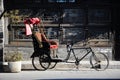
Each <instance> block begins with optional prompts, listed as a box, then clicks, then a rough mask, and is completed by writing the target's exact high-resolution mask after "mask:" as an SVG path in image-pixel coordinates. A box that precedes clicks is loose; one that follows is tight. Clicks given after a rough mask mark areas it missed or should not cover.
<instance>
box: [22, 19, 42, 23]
mask: <svg viewBox="0 0 120 80" xmlns="http://www.w3.org/2000/svg"><path fill="white" fill-rule="evenodd" d="M38 23H40V19H39V18H29V19H26V20H25V21H24V24H38Z"/></svg>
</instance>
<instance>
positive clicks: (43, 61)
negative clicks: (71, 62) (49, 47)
mask: <svg viewBox="0 0 120 80" xmlns="http://www.w3.org/2000/svg"><path fill="white" fill-rule="evenodd" d="M39 62H40V65H41V67H42V68H44V70H46V69H48V68H49V66H50V64H51V58H50V56H49V55H48V54H46V53H43V54H41V55H40V56H39Z"/></svg>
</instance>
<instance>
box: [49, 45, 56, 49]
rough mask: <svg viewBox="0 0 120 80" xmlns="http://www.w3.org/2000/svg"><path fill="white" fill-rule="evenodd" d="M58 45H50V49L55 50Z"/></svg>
mask: <svg viewBox="0 0 120 80" xmlns="http://www.w3.org/2000/svg"><path fill="white" fill-rule="evenodd" d="M57 48H58V45H50V49H57Z"/></svg>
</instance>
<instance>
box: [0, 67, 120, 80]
mask: <svg viewBox="0 0 120 80" xmlns="http://www.w3.org/2000/svg"><path fill="white" fill-rule="evenodd" d="M56 79H57V80H64V79H66V80H73V79H74V80H76V79H77V80H78V79H81V80H93V79H95V80H96V79H99V80H100V79H104V80H106V79H113V80H115V79H120V69H107V70H105V71H95V70H92V69H81V70H76V69H66V70H65V69H64V70H47V71H34V70H30V71H21V72H20V73H0V80H56Z"/></svg>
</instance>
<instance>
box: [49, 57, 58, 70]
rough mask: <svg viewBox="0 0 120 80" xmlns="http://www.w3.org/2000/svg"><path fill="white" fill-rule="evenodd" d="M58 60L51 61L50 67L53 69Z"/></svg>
mask: <svg viewBox="0 0 120 80" xmlns="http://www.w3.org/2000/svg"><path fill="white" fill-rule="evenodd" d="M56 58H58V56H57V55H56ZM56 64H57V62H51V64H50V66H49V69H53V68H54V67H55V66H56Z"/></svg>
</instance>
